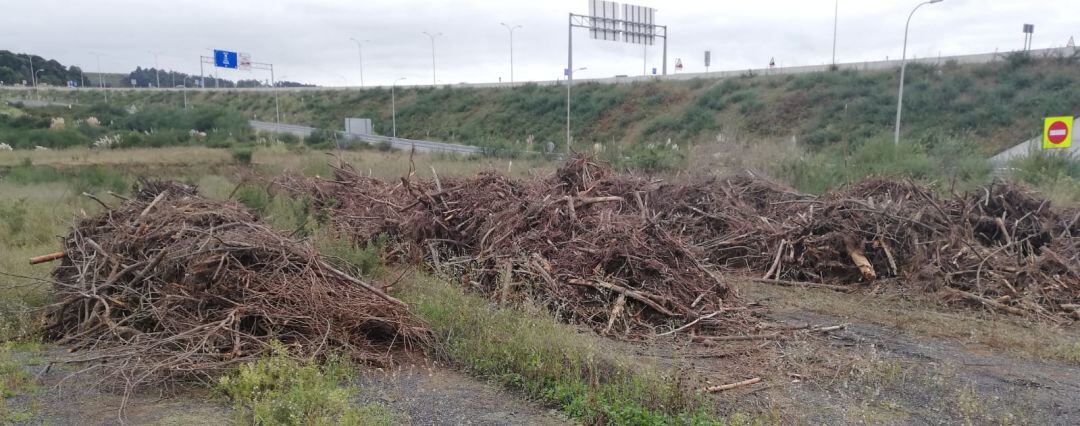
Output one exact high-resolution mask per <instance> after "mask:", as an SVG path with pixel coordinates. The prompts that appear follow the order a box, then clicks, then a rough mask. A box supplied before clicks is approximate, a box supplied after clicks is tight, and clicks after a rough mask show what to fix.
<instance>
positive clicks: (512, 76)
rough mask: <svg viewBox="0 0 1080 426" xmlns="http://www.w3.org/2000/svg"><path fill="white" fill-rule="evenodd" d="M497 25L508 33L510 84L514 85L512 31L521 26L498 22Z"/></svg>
mask: <svg viewBox="0 0 1080 426" xmlns="http://www.w3.org/2000/svg"><path fill="white" fill-rule="evenodd" d="M499 25H502V26H504V27H506V29H507V30H509V31H510V84H514V30H516V29H518V28H521V25H514V26H510V25H506V23H505V22H500V23H499Z"/></svg>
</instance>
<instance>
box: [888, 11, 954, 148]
mask: <svg viewBox="0 0 1080 426" xmlns="http://www.w3.org/2000/svg"><path fill="white" fill-rule="evenodd" d="M941 1H943V0H930V1H928V2H923V3H919V5H918V6H915V8H914V9H911V14H909V15H908V19H907V24H905V25H904V50H903V53H902V54H901V56H900V90H899V94H898V95H897V98H896V131H895V132H894V133H893V145H900V117H901V114H902V113H903V109H904V73H905V71H906V70H907V40H908V29H909V28H910V27H911V17H913V16H915V11H917V10H919V8H920V7H923V6H925V5H928V4H931V3H939V2H941Z"/></svg>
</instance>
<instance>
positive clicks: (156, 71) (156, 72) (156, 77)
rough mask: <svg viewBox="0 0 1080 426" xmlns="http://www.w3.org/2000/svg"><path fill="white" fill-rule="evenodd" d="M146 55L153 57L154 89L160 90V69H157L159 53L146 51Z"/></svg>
mask: <svg viewBox="0 0 1080 426" xmlns="http://www.w3.org/2000/svg"><path fill="white" fill-rule="evenodd" d="M146 53H149V54H151V55H154V81H155V82H156V83H155V84H156V85H155V86H154V87H157V88H159V89H160V88H161V69H160V68H158V54H159V53H161V52H154V51H150V50H148V51H147V52H146Z"/></svg>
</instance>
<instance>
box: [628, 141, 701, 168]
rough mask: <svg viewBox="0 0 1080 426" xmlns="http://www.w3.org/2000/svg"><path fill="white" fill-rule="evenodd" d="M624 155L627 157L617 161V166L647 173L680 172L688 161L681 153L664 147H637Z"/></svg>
mask: <svg viewBox="0 0 1080 426" xmlns="http://www.w3.org/2000/svg"><path fill="white" fill-rule="evenodd" d="M624 154H625V155H626V156H625V157H623V158H622V159H621V160H622V161H617V162H616V163H617V164H620V165H622V166H623V167H625V168H628V169H632V170H639V171H643V172H647V173H656V172H665V171H672V170H678V169H680V168H681V167H682V166H683V165H684V164H685V160H686V159H685V157H684V155H683V153H682V152H681V151H675V150H672V149H671V148H669V147H667V146H663V145H659V146H655V147H647V146H636V147H634V148H632V149H630V150H629V151H628V152H624Z"/></svg>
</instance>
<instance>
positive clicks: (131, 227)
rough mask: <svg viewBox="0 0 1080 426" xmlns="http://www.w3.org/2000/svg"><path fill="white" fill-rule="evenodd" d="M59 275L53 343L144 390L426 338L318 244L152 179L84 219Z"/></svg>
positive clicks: (376, 353)
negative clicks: (278, 354) (102, 362)
mask: <svg viewBox="0 0 1080 426" xmlns="http://www.w3.org/2000/svg"><path fill="white" fill-rule="evenodd" d="M63 249H64V250H63V255H64V256H63V262H62V264H61V265H60V266H59V267H58V268H57V269H56V270H55V271H54V273H53V281H54V283H53V285H54V294H53V299H54V300H55V303H53V304H52V305H50V306H48V307H47V308H46V310H45V322H46V325H45V329H44V330H45V335H46V336H47V337H48V338H50V339H52V340H55V341H58V342H61V343H63V344H66V345H69V346H70V347H72V348H73V350H75V351H78V352H81V353H85V355H84V356H83V357H82V358H83V359H87V360H89V359H95V360H97V359H110V360H113V362H112V363H109V364H108V365H109V366H111V367H113V368H115V372H117V373H119V374H123V375H124V377H125V378H126V379H127V380H128V381H129V382H130V383H132V384H144V383H149V382H152V381H154V380H156V379H160V378H167V377H184V378H195V379H210V378H212V377H214V375H216V374H217V373H220V371H221V370H222V369H223V368H226V367H228V366H230V365H233V364H236V363H239V362H245V361H248V360H252V359H254V358H257V357H260V356H262V355H264V354H267V353H269V351H270V350H271V343H272V342H273V341H279V342H281V343H282V344H283V345H285V347H286V348H287V349H288V350H289V351H290V353H292V354H293V355H295V356H299V357H318V356H323V355H327V354H329V353H331V352H334V353H341V354H344V355H346V356H351V357H353V358H354V359H357V360H361V361H374V362H383V361H387V360H388V359H387V354H388V351H389V349H390V348H391V347H392V346H408V345H413V344H419V343H424V342H425V341H426V339H427V331H426V328H425V327H424V326H423V325H422V324H420V323H419V322H418V321H417V320H415V319H413V317H411V316H410V314H409V312H408V310H407V308H406V307H405V306H404V304H403V303H402V302H400V301H399V300H397V299H394V298H393V297H391V296H388V295H386V294H385V293H383V292H382V291H380V290H379V289H377V288H375V287H372V286H370V285H368V284H367V283H364V282H362V281H360V280H358V279H355V278H353V277H350V276H348V275H346V274H345V273H342V272H340V271H338V270H337V269H335V268H333V267H332V266H330V265H329V264H327V263H326V262H324V261H323V260H322V259H321V257H320V256H319V254H318V253H317V252H316V251H315V249H314V248H313V247H312V246H311V245H310V244H307V243H304V242H298V241H295V240H292V239H289V238H287V237H285V236H284V235H283V234H281V233H279V232H277V231H275V230H272V229H270V228H268V227H267V226H265V225H263V224H261V223H260V222H259V220H258V218H257V217H256V216H255V215H254V214H253V213H252V212H250V211H249V210H247V209H246V208H244V207H241V206H240V205H238V204H236V203H231V202H219V201H212V200H207V199H204V198H201V197H199V196H198V195H197V192H196V191H195V189H194V188H191V187H186V186H184V185H180V184H176V183H172V182H147V183H145V184H144V185H143V186H142V188H141V189H139V190H138V191H137V192H136V196H135V198H133V199H131V200H128V201H125V202H123V203H122V204H121V205H120V206H119V207H117V208H115V209H111V210H108V211H105V212H104V213H102V214H100V215H98V216H96V217H92V218H87V219H83V220H80V221H79V222H78V223H76V224H75V226H74V229H73V230H72V231H71V234H70V235H68V236H67V237H66V238H64V240H63Z"/></svg>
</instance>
